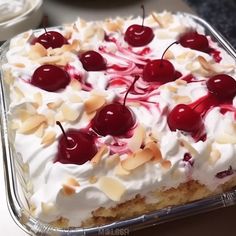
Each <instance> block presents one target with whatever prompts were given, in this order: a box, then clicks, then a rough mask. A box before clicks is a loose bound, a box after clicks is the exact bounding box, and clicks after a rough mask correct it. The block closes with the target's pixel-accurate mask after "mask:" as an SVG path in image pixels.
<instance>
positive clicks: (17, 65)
mask: <svg viewBox="0 0 236 236" xmlns="http://www.w3.org/2000/svg"><path fill="white" fill-rule="evenodd" d="M13 65H14V66H16V67H19V68H25V64H23V63H14V64H13Z"/></svg>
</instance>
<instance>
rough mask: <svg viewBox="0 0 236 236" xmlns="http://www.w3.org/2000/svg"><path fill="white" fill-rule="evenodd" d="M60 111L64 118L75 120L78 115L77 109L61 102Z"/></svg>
mask: <svg viewBox="0 0 236 236" xmlns="http://www.w3.org/2000/svg"><path fill="white" fill-rule="evenodd" d="M61 112H62V115H63V117H64V119H65V120H67V121H75V120H76V119H77V118H78V117H79V114H80V113H79V111H77V110H74V109H72V108H70V107H69V106H67V105H65V104H63V105H62V106H61Z"/></svg>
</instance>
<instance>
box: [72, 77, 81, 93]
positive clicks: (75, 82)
mask: <svg viewBox="0 0 236 236" xmlns="http://www.w3.org/2000/svg"><path fill="white" fill-rule="evenodd" d="M70 86H71V87H72V88H73V90H75V91H79V90H81V84H80V82H79V81H78V80H77V79H72V80H71V82H70Z"/></svg>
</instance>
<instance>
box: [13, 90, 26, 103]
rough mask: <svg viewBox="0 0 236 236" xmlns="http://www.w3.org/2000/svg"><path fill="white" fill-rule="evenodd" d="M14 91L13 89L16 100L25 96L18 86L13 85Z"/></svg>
mask: <svg viewBox="0 0 236 236" xmlns="http://www.w3.org/2000/svg"><path fill="white" fill-rule="evenodd" d="M14 91H15V94H16V97H17V98H16V99H17V100H18V101H19V100H20V99H22V98H24V97H25V95H24V93H23V92H22V91H21V90H20V89H19V88H18V87H14Z"/></svg>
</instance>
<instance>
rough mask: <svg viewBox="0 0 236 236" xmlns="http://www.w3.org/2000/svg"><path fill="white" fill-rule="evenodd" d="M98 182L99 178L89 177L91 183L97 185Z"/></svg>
mask: <svg viewBox="0 0 236 236" xmlns="http://www.w3.org/2000/svg"><path fill="white" fill-rule="evenodd" d="M97 181H98V178H97V177H96V176H91V177H89V183H90V184H95V183H96V182H97Z"/></svg>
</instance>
